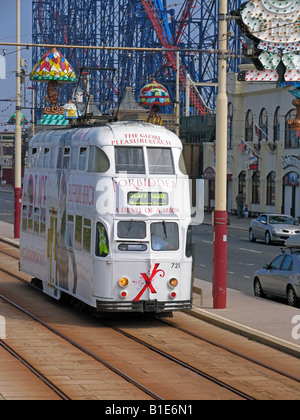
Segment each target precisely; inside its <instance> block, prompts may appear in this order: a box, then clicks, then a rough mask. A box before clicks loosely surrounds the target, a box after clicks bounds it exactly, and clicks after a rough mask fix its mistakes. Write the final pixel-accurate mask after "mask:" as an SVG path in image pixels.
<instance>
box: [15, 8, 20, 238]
mask: <svg viewBox="0 0 300 420" xmlns="http://www.w3.org/2000/svg"><path fill="white" fill-rule="evenodd" d="M16 41H17V44H20V0H16ZM16 57H17V58H16V98H17V101H16V128H15V162H14V163H15V187H14V195H15V203H14V237H15V238H19V237H20V220H21V199H22V189H21V155H22V153H21V149H22V144H21V143H22V139H21V68H20V47H19V46H18V47H17V56H16Z"/></svg>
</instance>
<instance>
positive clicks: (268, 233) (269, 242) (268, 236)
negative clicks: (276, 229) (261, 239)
mask: <svg viewBox="0 0 300 420" xmlns="http://www.w3.org/2000/svg"><path fill="white" fill-rule="evenodd" d="M265 243H266V245H271V243H272V239H271V235H270V232H269V231H268V230H267V232H266V235H265Z"/></svg>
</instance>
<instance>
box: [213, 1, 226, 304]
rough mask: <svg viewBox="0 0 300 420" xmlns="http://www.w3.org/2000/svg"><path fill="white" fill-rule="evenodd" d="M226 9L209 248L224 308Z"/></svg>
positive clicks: (216, 293) (216, 298) (222, 8)
mask: <svg viewBox="0 0 300 420" xmlns="http://www.w3.org/2000/svg"><path fill="white" fill-rule="evenodd" d="M227 11H228V0H220V5H219V58H218V72H219V73H218V83H219V89H218V96H217V110H216V113H217V115H216V180H215V186H216V188H215V213H214V251H213V268H214V272H213V306H214V309H225V308H226V297H227V296H226V295H227V206H226V196H227V117H228V108H227V107H228V105H227V89H226V75H227V54H226V53H227V44H228V38H227V35H228V34H227Z"/></svg>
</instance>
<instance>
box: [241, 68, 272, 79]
mask: <svg viewBox="0 0 300 420" xmlns="http://www.w3.org/2000/svg"><path fill="white" fill-rule="evenodd" d="M241 75H243V80H244V81H245V82H278V80H279V76H278V73H277V71H275V70H249V71H245V72H241V73H240V77H241Z"/></svg>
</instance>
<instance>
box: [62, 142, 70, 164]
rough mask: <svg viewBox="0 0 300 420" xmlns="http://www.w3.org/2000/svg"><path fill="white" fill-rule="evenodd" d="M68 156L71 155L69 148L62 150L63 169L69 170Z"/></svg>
mask: <svg viewBox="0 0 300 420" xmlns="http://www.w3.org/2000/svg"><path fill="white" fill-rule="evenodd" d="M70 154H71V149H70V147H65V148H64V159H63V169H69V166H70Z"/></svg>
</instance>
